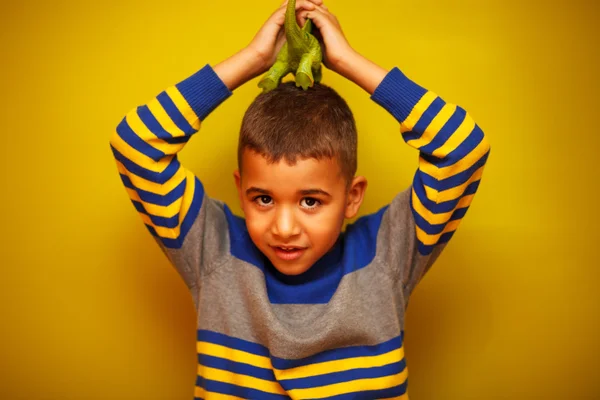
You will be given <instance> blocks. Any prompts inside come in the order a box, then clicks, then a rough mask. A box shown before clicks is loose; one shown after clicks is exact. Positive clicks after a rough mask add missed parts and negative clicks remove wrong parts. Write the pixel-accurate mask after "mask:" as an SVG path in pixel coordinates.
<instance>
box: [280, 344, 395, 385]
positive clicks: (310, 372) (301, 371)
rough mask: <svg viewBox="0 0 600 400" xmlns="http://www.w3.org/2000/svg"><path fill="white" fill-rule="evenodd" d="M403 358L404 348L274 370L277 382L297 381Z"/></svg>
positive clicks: (369, 366)
mask: <svg viewBox="0 0 600 400" xmlns="http://www.w3.org/2000/svg"><path fill="white" fill-rule="evenodd" d="M403 358H404V348H403V347H400V348H399V349H394V350H392V351H389V352H387V353H384V354H380V355H378V356H371V357H355V358H344V359H342V360H333V361H325V362H322V363H317V364H310V365H304V366H302V367H297V368H291V369H284V370H275V371H274V372H275V376H276V377H277V379H278V380H280V381H281V380H284V379H299V378H307V377H311V376H318V375H323V374H328V373H332V372H341V371H348V370H351V369H356V368H372V367H380V366H383V365H387V364H391V363H393V362H397V361H400V360H402V359H403Z"/></svg>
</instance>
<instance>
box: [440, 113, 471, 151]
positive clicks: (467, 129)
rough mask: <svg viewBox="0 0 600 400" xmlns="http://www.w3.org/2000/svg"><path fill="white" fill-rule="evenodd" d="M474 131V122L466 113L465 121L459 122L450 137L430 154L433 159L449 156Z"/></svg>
mask: <svg viewBox="0 0 600 400" xmlns="http://www.w3.org/2000/svg"><path fill="white" fill-rule="evenodd" d="M473 129H475V121H474V120H473V118H471V116H470V115H469V114H468V113H466V115H465V119H464V120H463V121H462V122H461V124H460V126H459V127H458V128H456V130H455V131H454V132H452V134H451V135H450V137H449V138H448V140H446V143H444V144H443V145H441V146H440V147H438V148H437V149H435V150H434V151H433V152H432V153H431V154H433V155H434V156H435V157H438V158H443V157H445V156H446V155H447V154H450V153H451V152H452V151H454V150H456V148H457V147H458V146H459V145H460V144H461V143H462V142H463V141H464V140H465V139H466V138H467V137H468V136H469V135H470V134H471V132H472V131H473Z"/></svg>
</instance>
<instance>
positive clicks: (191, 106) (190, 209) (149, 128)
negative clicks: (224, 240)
mask: <svg viewBox="0 0 600 400" xmlns="http://www.w3.org/2000/svg"><path fill="white" fill-rule="evenodd" d="M230 95H231V91H230V90H229V89H228V88H227V87H226V86H225V85H224V84H223V82H222V81H221V79H220V78H219V77H218V75H217V74H215V71H214V70H213V69H212V68H211V67H210V65H206V66H205V67H203V68H202V69H201V70H199V71H198V72H197V73H195V74H194V75H192V76H191V77H189V78H187V79H185V80H184V81H182V82H180V83H178V84H176V85H174V86H171V87H169V88H167V89H166V90H164V91H162V92H161V93H160V94H159V95H158V96H156V97H155V98H153V99H151V100H150V101H149V102H148V103H147V104H144V105H141V106H138V107H136V108H134V109H132V110H131V111H129V112H128V113H127V115H126V116H125V117H124V118H123V119H122V120H121V122H120V123H119V125H118V126H117V128H116V130H115V131H114V133H113V135H112V136H111V138H110V147H111V149H112V152H113V154H114V157H115V160H116V163H117V169H118V170H119V174H120V176H121V180H122V181H123V184H124V185H125V188H126V190H127V194H128V195H129V198H130V199H131V201H132V202H133V204H134V206H135V208H136V209H137V211H138V213H139V214H140V216H141V218H142V220H143V221H144V223H145V224H146V226H147V227H148V230H149V231H150V232H151V233H152V235H153V236H155V237H156V238H158V239H159V240H160V242H161V243H162V244H163V245H164V246H165V247H166V248H175V249H176V248H180V247H181V245H182V243H183V240H184V239H185V237H186V234H187V232H188V231H189V229H190V227H191V224H192V222H193V221H194V219H195V217H196V216H197V215H198V213H199V211H200V208H201V207H202V202H203V197H204V188H203V186H202V184H201V183H200V181H199V180H198V178H196V177H195V176H194V174H193V173H192V172H191V171H189V170H187V169H186V168H184V167H183V166H182V165H181V163H180V162H179V160H178V158H177V153H178V152H179V151H181V149H183V147H184V146H185V145H186V143H187V142H188V140H189V139H190V137H191V136H192V135H194V134H195V133H196V132H197V131H198V130H199V129H200V125H201V123H202V120H204V118H206V116H207V115H208V114H209V113H210V112H211V111H212V110H213V109H214V108H215V107H217V106H218V105H219V104H220V103H221V102H222V101H224V100H225V99H226V98H227V97H229V96H230Z"/></svg>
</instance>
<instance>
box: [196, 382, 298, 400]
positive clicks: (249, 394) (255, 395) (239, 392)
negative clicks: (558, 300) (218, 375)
mask: <svg viewBox="0 0 600 400" xmlns="http://www.w3.org/2000/svg"><path fill="white" fill-rule="evenodd" d="M196 386H200V387H202V388H204V389H206V390H207V391H209V392H215V393H221V394H228V395H230V396H238V397H242V398H244V399H260V400H289V397H288V396H283V395H279V394H273V393H268V392H263V391H262V390H257V389H250V388H247V387H243V386H237V385H232V384H230V383H224V382H218V381H213V380H210V379H206V378H204V377H202V376H198V378H197V379H196Z"/></svg>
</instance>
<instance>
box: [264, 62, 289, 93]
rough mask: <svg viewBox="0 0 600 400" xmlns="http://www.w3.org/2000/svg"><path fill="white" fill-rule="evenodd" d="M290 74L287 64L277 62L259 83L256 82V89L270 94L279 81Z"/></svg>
mask: <svg viewBox="0 0 600 400" xmlns="http://www.w3.org/2000/svg"><path fill="white" fill-rule="evenodd" d="M290 72H291V68H290V67H289V64H288V63H287V62H284V61H281V60H277V61H275V64H273V66H272V67H271V69H269V71H268V72H267V73H266V74H265V76H264V77H263V78H262V79H261V80H260V82H258V87H259V88H262V89H263V93H266V92H270V91H271V90H273V89H275V88H276V87H277V86H279V84H280V83H281V79H282V78H283V77H284V76H286V75H287V74H288V73H290Z"/></svg>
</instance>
